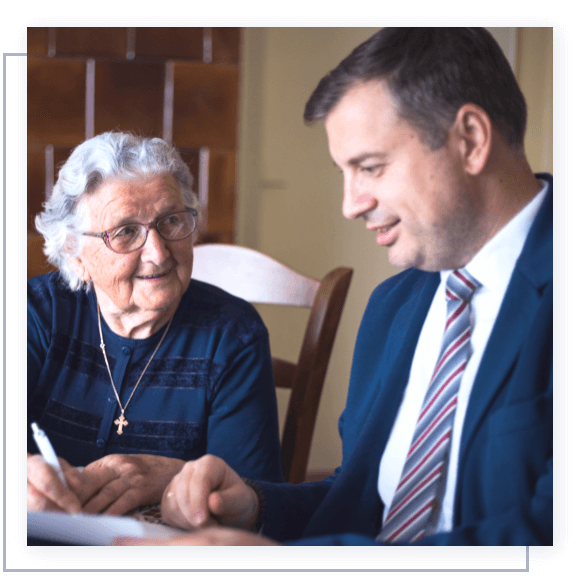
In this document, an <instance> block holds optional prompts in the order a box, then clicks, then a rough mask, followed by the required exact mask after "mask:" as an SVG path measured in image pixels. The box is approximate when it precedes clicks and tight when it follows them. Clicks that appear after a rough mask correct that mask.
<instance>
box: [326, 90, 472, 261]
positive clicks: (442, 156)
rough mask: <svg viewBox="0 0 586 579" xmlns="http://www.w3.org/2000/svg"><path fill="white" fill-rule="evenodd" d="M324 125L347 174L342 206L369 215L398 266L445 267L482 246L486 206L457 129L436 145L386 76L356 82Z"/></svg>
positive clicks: (333, 152)
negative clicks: (401, 108) (479, 237)
mask: <svg viewBox="0 0 586 579" xmlns="http://www.w3.org/2000/svg"><path fill="white" fill-rule="evenodd" d="M325 126H326V131H327V135H328V142H329V148H330V154H331V156H332V158H333V160H334V163H335V164H336V165H337V166H338V167H339V168H340V169H341V170H342V173H343V175H344V200H343V207H342V212H343V214H344V216H345V217H347V218H348V219H355V218H357V217H362V218H363V219H364V220H365V222H366V227H367V229H369V230H371V231H374V232H375V233H376V242H377V243H378V244H379V245H381V246H385V247H387V251H388V259H389V262H390V263H391V264H392V265H395V266H397V267H400V268H406V267H416V268H419V269H423V270H427V271H439V270H442V269H455V268H457V267H460V266H462V265H465V263H467V261H468V260H469V259H470V257H471V255H470V253H469V252H470V247H472V246H474V247H476V248H477V244H476V240H475V239H474V238H475V229H476V225H475V224H477V223H478V219H479V218H480V206H479V203H478V202H477V201H475V197H474V195H471V194H470V193H469V191H468V190H467V180H466V175H464V173H463V171H462V169H461V163H460V159H461V150H460V149H459V148H458V147H459V145H458V144H456V143H455V142H453V139H452V137H451V136H449V137H448V142H447V143H446V145H445V146H443V147H441V148H440V149H438V150H436V151H431V150H430V149H429V147H428V146H427V145H426V144H425V143H424V142H422V141H421V139H420V138H419V136H418V133H417V131H416V130H415V129H414V128H413V127H412V126H411V125H410V124H409V123H408V122H407V121H405V120H403V119H402V118H400V117H399V116H398V115H397V112H396V108H395V106H394V103H393V100H392V97H391V95H390V93H389V90H388V88H387V86H386V84H385V83H384V82H383V81H379V80H376V81H370V82H367V83H362V84H359V85H357V86H355V87H353V88H352V89H350V90H349V91H348V92H347V93H346V95H344V97H343V98H342V99H341V100H340V102H339V103H338V104H337V105H336V106H335V107H334V109H333V110H332V111H331V112H330V113H329V115H328V116H327V118H326V121H325Z"/></svg>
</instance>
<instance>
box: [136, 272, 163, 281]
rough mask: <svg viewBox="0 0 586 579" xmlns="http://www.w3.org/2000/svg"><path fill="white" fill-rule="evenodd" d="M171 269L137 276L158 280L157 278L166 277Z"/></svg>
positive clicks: (148, 279)
mask: <svg viewBox="0 0 586 579" xmlns="http://www.w3.org/2000/svg"><path fill="white" fill-rule="evenodd" d="M170 271H171V270H168V271H162V272H160V273H153V274H150V275H137V276H136V277H137V278H138V279H143V280H146V281H152V280H157V279H161V278H162V277H165V276H166V275H168V274H169V272H170Z"/></svg>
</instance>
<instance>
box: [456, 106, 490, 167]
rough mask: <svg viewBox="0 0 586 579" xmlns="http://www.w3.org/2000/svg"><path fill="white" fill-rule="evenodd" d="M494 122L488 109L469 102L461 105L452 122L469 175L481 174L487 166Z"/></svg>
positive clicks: (459, 150)
mask: <svg viewBox="0 0 586 579" xmlns="http://www.w3.org/2000/svg"><path fill="white" fill-rule="evenodd" d="M492 130H493V127H492V122H491V120H490V117H489V116H488V114H487V113H486V111H485V110H484V109H483V108H481V107H479V106H478V105H475V104H472V103H467V104H465V105H462V106H461V107H460V110H459V111H458V113H457V114H456V118H455V120H454V123H453V124H452V129H451V131H452V135H453V137H454V138H455V139H456V143H457V147H458V152H459V154H460V157H461V159H462V168H463V169H464V171H465V172H466V173H468V174H469V175H479V174H480V173H481V172H482V171H483V170H484V168H485V166H486V163H487V161H488V157H489V155H490V151H491V148H492Z"/></svg>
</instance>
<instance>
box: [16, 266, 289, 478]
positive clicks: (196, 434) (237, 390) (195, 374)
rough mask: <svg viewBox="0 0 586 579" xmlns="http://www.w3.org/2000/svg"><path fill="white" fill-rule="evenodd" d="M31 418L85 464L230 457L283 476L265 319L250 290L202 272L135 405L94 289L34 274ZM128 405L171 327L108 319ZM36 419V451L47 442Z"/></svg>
mask: <svg viewBox="0 0 586 579" xmlns="http://www.w3.org/2000/svg"><path fill="white" fill-rule="evenodd" d="M27 329H28V340H27V341H28V365H27V369H28V420H29V424H30V422H31V421H36V422H37V423H38V424H39V426H40V427H41V428H42V429H43V430H44V431H45V432H46V433H47V435H48V437H49V438H50V440H51V442H52V443H53V446H54V448H55V451H56V452H57V454H58V455H59V456H61V457H63V458H65V459H66V460H67V461H68V462H69V463H70V464H72V465H74V466H85V465H87V464H89V463H90V462H93V461H94V460H97V459H99V458H101V457H103V456H105V455H107V454H156V455H160V456H169V457H175V458H180V459H183V460H193V459H195V458H198V457H200V456H202V455H204V454H206V453H209V454H215V455H217V456H219V457H221V458H223V459H224V460H225V461H226V462H227V463H228V464H229V465H230V466H231V467H232V468H234V470H236V472H238V473H239V474H240V475H241V476H245V477H250V478H254V479H262V480H268V481H281V480H283V474H282V468H281V458H280V444H279V427H278V417H277V407H276V396H275V388H274V384H273V374H272V366H271V355H270V349H269V339H268V333H267V330H266V328H265V326H264V324H263V322H262V320H261V319H260V317H259V315H258V314H257V312H256V310H255V309H254V308H253V307H252V306H251V305H250V304H249V303H247V302H245V301H244V300H241V299H239V298H236V297H234V296H232V295H230V294H228V293H226V292H224V291H223V290H221V289H219V288H217V287H214V286H211V285H208V284H205V283H201V282H198V281H195V280H192V281H191V282H190V285H189V287H188V289H187V291H186V292H185V294H184V295H183V297H182V299H181V303H180V304H179V307H178V309H177V311H176V313H175V317H174V318H173V321H172V323H171V326H170V328H169V331H168V333H167V336H166V337H165V339H164V340H163V342H162V344H161V346H160V348H159V350H158V352H157V354H156V356H155V357H154V358H153V360H152V362H151V364H150V365H149V367H148V369H147V371H146V372H145V374H144V376H143V377H142V380H141V382H140V385H139V386H138V388H137V389H136V392H135V393H134V396H133V397H132V399H131V401H130V403H129V405H128V407H127V409H126V411H125V417H126V419H127V420H128V423H129V424H128V426H125V427H124V431H123V433H122V434H118V433H117V427H116V425H114V423H113V421H114V420H115V419H116V418H117V417H118V416H119V415H120V409H119V407H118V403H117V402H116V397H115V396H114V392H113V390H112V385H111V383H110V378H109V376H108V371H107V369H106V364H105V362H104V358H103V354H102V351H101V349H100V346H99V344H100V336H99V331H98V321H97V311H96V297H95V293H94V292H93V291H92V292H90V293H89V294H87V293H86V292H84V291H78V292H72V291H71V290H69V289H68V288H67V287H66V286H65V285H64V284H63V282H62V281H61V279H60V277H59V276H58V274H56V273H49V274H46V275H41V276H38V277H35V278H33V279H31V280H29V282H28V321H27ZM102 330H103V333H104V341H105V343H106V351H107V354H108V362H109V364H110V368H111V370H112V376H113V378H114V384H115V385H116V388H117V389H118V392H119V396H120V399H121V401H122V405H123V406H124V405H125V404H126V401H127V400H128V397H129V396H130V393H131V392H132V389H133V388H134V385H135V384H136V381H137V380H138V377H139V376H140V373H141V372H142V371H143V369H144V367H145V365H146V363H147V361H148V359H149V357H150V356H151V355H152V353H153V351H154V349H155V348H156V345H157V343H158V342H159V340H160V338H161V336H162V333H163V332H164V331H165V328H164V327H163V328H161V329H160V330H159V331H158V332H157V333H156V334H154V335H153V336H150V337H149V338H146V339H129V338H123V337H121V336H118V335H117V334H115V333H114V332H112V331H111V330H110V328H109V327H108V325H107V324H106V323H105V322H104V320H103V319H102ZM27 429H28V452H31V453H37V452H38V450H37V448H36V446H35V444H34V441H33V440H32V437H31V436H30V428H29V427H28V425H27Z"/></svg>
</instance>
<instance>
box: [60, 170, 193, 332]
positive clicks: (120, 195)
mask: <svg viewBox="0 0 586 579" xmlns="http://www.w3.org/2000/svg"><path fill="white" fill-rule="evenodd" d="M184 209H185V207H184V205H183V202H182V200H181V195H180V193H179V189H178V187H177V185H176V183H175V180H174V179H173V177H171V176H153V177H145V178H140V177H139V178H136V179H132V180H120V181H108V182H106V183H104V184H103V185H102V186H101V187H99V188H98V189H97V190H96V191H94V192H93V193H90V194H88V195H87V198H86V199H85V210H86V212H87V214H88V216H89V223H88V227H87V231H91V232H96V233H99V232H102V231H105V230H107V229H110V228H112V227H115V226H118V225H123V224H125V223H151V222H152V221H154V220H155V219H157V218H158V217H161V216H163V215H165V214H167V213H171V212H175V211H182V210H184ZM82 243H83V245H82V249H81V252H80V255H79V257H77V258H71V263H72V266H73V267H74V269H75V271H76V273H77V274H78V275H79V277H80V278H81V279H82V280H84V281H90V280H91V281H92V282H93V284H94V288H95V290H96V295H97V297H98V303H99V304H100V308H101V309H102V310H107V311H109V312H112V313H113V314H115V315H122V314H138V317H139V319H140V317H141V316H143V317H144V319H145V321H147V320H152V319H157V318H158V317H159V316H160V317H161V318H166V317H168V315H169V313H170V312H171V313H172V312H174V311H175V308H176V307H177V305H178V304H179V301H180V300H181V296H182V295H183V293H184V292H185V291H186V290H187V287H188V285H189V281H190V279H191V269H192V263H193V236H192V235H190V236H189V237H187V238H186V239H181V240H178V241H166V240H164V239H163V238H162V237H161V236H160V235H159V233H158V232H157V230H156V229H155V228H154V227H153V228H151V229H150V230H149V232H148V237H147V240H146V243H145V244H144V245H143V246H142V247H141V248H140V249H138V250H136V251H133V252H131V253H125V254H120V253H115V252H113V251H112V250H111V249H109V248H108V247H107V246H106V244H105V243H104V241H103V240H102V239H101V238H96V237H83V242H82Z"/></svg>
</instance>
